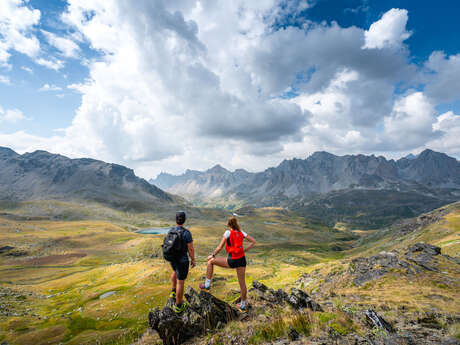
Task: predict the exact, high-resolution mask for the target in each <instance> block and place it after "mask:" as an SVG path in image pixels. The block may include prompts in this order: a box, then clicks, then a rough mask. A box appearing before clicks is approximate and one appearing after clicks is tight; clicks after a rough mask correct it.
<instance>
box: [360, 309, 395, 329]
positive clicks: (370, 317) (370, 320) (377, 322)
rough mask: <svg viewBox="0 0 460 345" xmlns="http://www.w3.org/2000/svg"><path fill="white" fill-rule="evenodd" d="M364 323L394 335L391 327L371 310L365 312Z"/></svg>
mask: <svg viewBox="0 0 460 345" xmlns="http://www.w3.org/2000/svg"><path fill="white" fill-rule="evenodd" d="M365 315H366V322H367V324H368V325H369V326H371V327H377V328H380V329H383V330H385V331H387V332H389V333H394V332H395V330H394V329H393V327H392V326H391V325H390V324H389V323H388V322H387V321H386V320H385V319H384V318H383V317H381V316H380V315H379V314H377V313H376V312H375V310H373V309H368V310H366V312H365Z"/></svg>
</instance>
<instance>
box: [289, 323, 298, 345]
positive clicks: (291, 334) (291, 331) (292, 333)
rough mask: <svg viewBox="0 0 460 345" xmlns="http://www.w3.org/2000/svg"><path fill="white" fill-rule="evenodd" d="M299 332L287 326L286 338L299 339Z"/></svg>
mask: <svg viewBox="0 0 460 345" xmlns="http://www.w3.org/2000/svg"><path fill="white" fill-rule="evenodd" d="M299 337H300V334H299V332H297V331H296V330H295V329H294V328H293V327H292V326H289V331H288V338H289V340H290V341H296V340H297V339H299Z"/></svg>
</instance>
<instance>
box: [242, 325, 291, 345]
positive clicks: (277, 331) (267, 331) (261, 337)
mask: <svg viewBox="0 0 460 345" xmlns="http://www.w3.org/2000/svg"><path fill="white" fill-rule="evenodd" d="M286 329H287V325H286V322H285V321H284V320H282V319H276V320H275V321H274V322H272V323H269V324H266V325H263V326H262V327H260V328H256V329H255V334H254V335H253V336H252V337H251V338H249V344H259V343H262V342H269V341H273V340H275V339H278V338H281V337H282V336H283V335H284V334H285V332H286Z"/></svg>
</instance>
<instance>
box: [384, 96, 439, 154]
mask: <svg viewBox="0 0 460 345" xmlns="http://www.w3.org/2000/svg"><path fill="white" fill-rule="evenodd" d="M435 123H436V110H435V109H434V106H433V104H432V103H431V101H430V100H429V99H428V98H427V97H426V96H425V95H424V93H423V92H413V93H410V94H408V95H407V96H404V97H401V98H400V99H398V100H397V101H396V102H395V104H394V107H393V111H392V113H391V114H390V115H389V116H387V117H385V119H384V133H385V135H386V137H385V139H386V140H385V145H387V146H388V148H389V147H390V146H391V147H392V148H393V149H396V148H397V149H400V150H410V149H414V148H417V147H420V146H423V145H424V144H425V143H427V142H428V141H430V140H431V139H434V138H436V137H439V136H440V135H441V134H442V133H440V132H439V131H437V129H436V127H435Z"/></svg>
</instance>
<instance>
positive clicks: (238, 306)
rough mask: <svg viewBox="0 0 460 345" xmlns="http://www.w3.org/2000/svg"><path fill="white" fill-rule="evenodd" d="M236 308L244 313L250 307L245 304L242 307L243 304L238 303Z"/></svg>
mask: <svg viewBox="0 0 460 345" xmlns="http://www.w3.org/2000/svg"><path fill="white" fill-rule="evenodd" d="M236 307H237V308H238V309H240V310H242V311H246V308H247V307H248V306H247V305H246V304H243V305H242V304H241V303H238V304H237V305H236Z"/></svg>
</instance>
